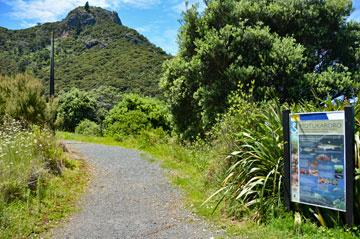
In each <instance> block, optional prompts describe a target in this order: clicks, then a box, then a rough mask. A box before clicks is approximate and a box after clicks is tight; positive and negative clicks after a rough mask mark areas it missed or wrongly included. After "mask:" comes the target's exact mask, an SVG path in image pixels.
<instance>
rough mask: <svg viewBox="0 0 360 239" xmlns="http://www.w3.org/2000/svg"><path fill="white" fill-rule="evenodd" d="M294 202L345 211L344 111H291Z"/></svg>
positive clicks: (291, 173)
mask: <svg viewBox="0 0 360 239" xmlns="http://www.w3.org/2000/svg"><path fill="white" fill-rule="evenodd" d="M289 122H290V197H291V201H292V202H297V203H302V204H308V205H312V206H318V207H324V208H328V209H333V210H337V211H344V212H345V211H346V182H345V180H346V175H345V173H346V159H345V114H344V112H343V111H339V112H331V113H305V114H290V121H289Z"/></svg>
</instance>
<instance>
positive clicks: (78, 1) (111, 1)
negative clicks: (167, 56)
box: [0, 0, 160, 23]
mask: <svg viewBox="0 0 360 239" xmlns="http://www.w3.org/2000/svg"><path fill="white" fill-rule="evenodd" d="M0 1H1V0H0ZM159 1H160V0H90V1H89V3H90V5H91V6H98V7H102V8H111V9H118V8H119V7H120V6H126V5H128V6H132V7H138V8H146V7H149V6H152V5H154V4H157V3H159ZM3 2H5V3H6V4H7V5H9V6H10V7H11V8H12V11H11V13H10V14H11V16H13V17H14V18H17V19H19V20H22V21H26V22H33V23H34V22H52V21H57V20H60V19H61V18H62V17H64V15H65V14H67V13H68V12H69V11H70V10H72V9H74V8H75V7H78V6H84V5H85V2H86V0H27V1H25V0H12V1H11V0H3Z"/></svg>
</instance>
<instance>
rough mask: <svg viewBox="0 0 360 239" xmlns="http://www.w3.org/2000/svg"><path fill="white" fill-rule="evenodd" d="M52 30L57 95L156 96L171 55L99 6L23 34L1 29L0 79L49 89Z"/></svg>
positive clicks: (76, 10) (115, 15) (73, 12)
mask: <svg viewBox="0 0 360 239" xmlns="http://www.w3.org/2000/svg"><path fill="white" fill-rule="evenodd" d="M52 30H54V31H55V38H56V39H55V41H56V45H55V52H56V56H55V57H56V59H55V64H56V68H55V79H56V92H60V91H63V90H65V91H66V90H69V89H70V88H71V87H78V88H81V89H85V90H89V89H93V88H96V87H99V86H102V85H111V86H114V87H116V88H118V89H119V90H121V91H123V92H129V91H131V92H139V93H142V94H145V95H151V96H154V95H158V94H159V87H158V81H159V78H160V76H159V75H160V72H161V65H162V63H163V61H164V60H166V59H168V58H169V56H168V55H167V54H166V53H165V52H164V51H163V50H161V49H160V48H158V47H156V46H154V45H153V44H151V43H150V42H149V41H148V40H147V39H146V38H145V37H144V36H142V35H141V34H139V33H138V32H136V31H135V30H133V29H130V28H128V27H126V26H123V25H122V23H121V20H120V18H119V17H118V14H117V13H116V12H110V11H107V10H104V9H101V8H98V7H91V8H90V10H89V11H86V10H85V8H83V7H78V8H76V9H74V10H72V11H71V12H70V13H69V14H68V16H67V17H66V18H65V19H64V20H62V21H59V22H55V23H45V24H42V25H38V26H35V27H32V28H28V29H24V30H8V29H5V28H1V27H0V74H14V73H17V72H29V73H33V74H34V75H35V76H37V77H39V78H40V79H42V80H43V81H44V82H45V84H46V85H47V81H48V78H49V62H50V35H51V31H52ZM46 90H47V87H46Z"/></svg>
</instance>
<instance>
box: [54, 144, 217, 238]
mask: <svg viewBox="0 0 360 239" xmlns="http://www.w3.org/2000/svg"><path fill="white" fill-rule="evenodd" d="M65 143H66V144H67V145H68V147H69V148H70V149H71V150H72V151H75V152H78V153H80V154H81V155H83V157H84V158H85V159H86V160H87V161H88V162H89V164H90V165H91V167H92V168H93V169H94V172H93V173H94V177H93V180H92V181H91V183H90V185H89V189H88V192H87V193H86V194H85V195H84V196H83V198H82V199H81V201H80V202H79V205H80V212H79V213H77V214H75V215H73V216H72V217H71V218H70V219H69V221H68V222H67V223H65V224H64V225H63V226H62V227H59V228H57V229H55V230H54V231H53V233H52V234H53V237H54V238H76V239H80V238H87V239H88V238H132V239H136V238H167V239H168V238H181V239H182V238H216V237H218V236H222V235H224V232H221V231H217V230H215V229H213V228H210V227H209V225H207V223H205V222H204V221H202V220H200V219H199V218H197V217H196V216H195V215H193V214H192V213H190V212H189V211H188V210H187V209H185V208H184V206H183V204H182V202H181V194H180V193H179V191H178V190H177V189H175V188H174V187H172V186H171V185H170V184H169V183H168V180H167V179H166V177H165V176H164V171H163V170H162V169H161V168H160V167H159V165H158V164H156V163H151V162H148V161H146V160H144V159H142V157H141V153H140V152H138V151H135V150H129V149H123V148H120V147H112V146H103V145H97V144H88V143H79V142H74V141H66V142H65Z"/></svg>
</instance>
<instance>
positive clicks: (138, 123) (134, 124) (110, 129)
mask: <svg viewBox="0 0 360 239" xmlns="http://www.w3.org/2000/svg"><path fill="white" fill-rule="evenodd" d="M105 126H106V134H107V135H109V136H116V137H120V138H121V137H123V136H126V135H136V134H139V133H140V132H141V131H143V130H146V129H151V128H153V129H156V128H162V129H163V130H165V131H168V130H170V114H169V112H168V109H167V107H166V105H165V104H164V103H163V102H161V101H160V100H157V99H154V98H149V97H141V96H139V95H136V94H128V95H124V97H123V99H122V100H121V101H120V102H119V103H118V104H117V105H116V106H115V107H114V108H113V109H112V110H110V112H109V114H108V115H107V117H106V118H105Z"/></svg>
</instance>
